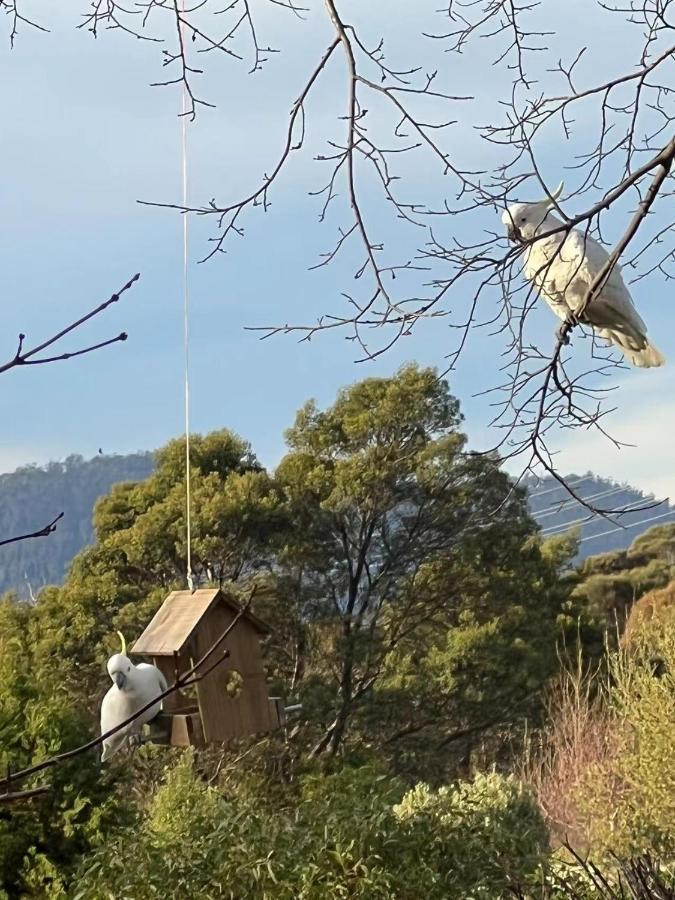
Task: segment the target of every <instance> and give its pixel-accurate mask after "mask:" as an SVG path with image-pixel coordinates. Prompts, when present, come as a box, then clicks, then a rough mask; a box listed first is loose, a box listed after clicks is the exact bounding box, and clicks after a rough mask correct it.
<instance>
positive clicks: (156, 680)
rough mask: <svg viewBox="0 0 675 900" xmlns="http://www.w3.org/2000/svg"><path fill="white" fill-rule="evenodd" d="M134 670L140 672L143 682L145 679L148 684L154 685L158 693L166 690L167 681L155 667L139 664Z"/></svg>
mask: <svg viewBox="0 0 675 900" xmlns="http://www.w3.org/2000/svg"><path fill="white" fill-rule="evenodd" d="M136 668H137V669H138V670H139V671H140V672H142V674H143V678H144V680H145V679H146V678H147V681H148V683H149V684H152V685H155V684H156V685H157V686H158V687H159V689H160V690H159V692H158V693H161V692H162V691H165V690H166V689H167V688H168V686H169V685H168V683H167V680H166V678H165V677H164V675H163V673H162V672H160V670H159V669H158V668H157V666H153V665H151V664H150V663H139V664H138V665H137V666H136Z"/></svg>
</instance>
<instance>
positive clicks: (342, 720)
mask: <svg viewBox="0 0 675 900" xmlns="http://www.w3.org/2000/svg"><path fill="white" fill-rule="evenodd" d="M343 630H344V636H345V641H346V646H345V655H344V659H343V662H342V676H341V678H340V688H339V690H338V698H337V699H338V703H337V711H336V713H335V719H334V720H333V722H332V724H331V725H330V726H329V728H328V729H327V730H326V733H325V734H324V735H323V737H322V738H321V740H320V741H319V742H318V744H316V746H315V747H314V748H313V750H312V752H311V754H310V756H312V757H315V756H319V755H320V754H321V753H324V752H327V753H328V755H329V756H335V754H336V753H337V752H338V750H339V749H340V744H341V743H342V741H343V739H344V735H345V731H346V728H347V722H348V721H349V713H350V710H351V705H352V701H353V699H354V698H353V682H354V635H353V634H352V632H351V627H350V622H349V621H345V622H344V623H343Z"/></svg>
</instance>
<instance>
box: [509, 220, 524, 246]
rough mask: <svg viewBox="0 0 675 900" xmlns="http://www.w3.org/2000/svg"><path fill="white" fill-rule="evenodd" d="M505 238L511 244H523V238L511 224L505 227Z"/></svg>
mask: <svg viewBox="0 0 675 900" xmlns="http://www.w3.org/2000/svg"><path fill="white" fill-rule="evenodd" d="M506 237H507V238H508V239H509V240H510V241H511V243H512V244H522V243H523V236H522V234H521V233H520V231H519V229H518V228H517V227H516V226H515V225H514V224H513V223H511V224H509V225H507V226H506Z"/></svg>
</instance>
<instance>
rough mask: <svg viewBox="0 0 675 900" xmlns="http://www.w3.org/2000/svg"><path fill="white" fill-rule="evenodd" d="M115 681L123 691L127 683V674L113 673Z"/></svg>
mask: <svg viewBox="0 0 675 900" xmlns="http://www.w3.org/2000/svg"><path fill="white" fill-rule="evenodd" d="M113 681H114V682H115V684H116V685H117V687H118V689H119V690H120V691H121V690H123V689H124V685H125V684H126V681H127V676H126V675H125V674H124V672H115V673H114V675H113Z"/></svg>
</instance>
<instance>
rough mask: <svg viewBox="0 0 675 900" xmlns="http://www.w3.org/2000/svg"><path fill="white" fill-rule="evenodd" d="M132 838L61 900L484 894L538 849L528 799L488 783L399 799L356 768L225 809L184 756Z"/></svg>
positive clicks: (533, 861)
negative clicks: (67, 896)
mask: <svg viewBox="0 0 675 900" xmlns="http://www.w3.org/2000/svg"><path fill="white" fill-rule="evenodd" d="M275 801H276V802H275ZM134 835H135V836H134V840H129V838H128V832H127V833H126V834H125V836H120V837H119V838H111V840H110V841H108V842H107V844H106V846H103V847H101V849H100V850H98V851H96V852H95V853H94V854H93V855H91V856H89V857H88V858H87V859H85V860H84V861H83V865H82V869H81V872H80V873H79V874H78V877H77V879H76V881H75V885H76V886H75V887H74V888H73V890H72V892H71V894H70V895H69V896H71V897H72V898H73V900H88V898H91V900H94V898H98V897H101V896H107V894H108V892H109V893H110V894H111V896H127V897H134V898H136V897H139V898H140V897H143V898H152V897H167V898H183V900H191V898H197V897H199V898H209V897H216V896H223V897H230V898H242V897H246V898H250V900H256V898H261V900H262V898H278V900H284V898H286V900H292V898H293V900H324V898H342V897H345V898H346V897H350V898H354V897H356V898H363V900H366V898H373V900H377V898H382V900H384V898H402V900H414V898H419V897H420V896H425V897H429V898H430V900H436V898H437V900H441V898H443V900H453V898H456V900H460V898H461V900H466V898H468V897H486V898H487V897H489V898H496V897H499V896H502V894H504V896H505V895H506V889H507V886H508V884H509V883H510V881H511V880H512V879H513V878H524V877H525V876H526V875H529V874H530V873H531V872H533V871H534V870H535V869H536V867H537V865H538V864H539V862H540V858H541V854H542V853H544V852H545V850H546V831H545V829H544V827H543V824H542V820H541V817H540V816H539V814H538V813H537V810H536V807H534V805H533V803H532V801H531V800H530V799H529V797H528V796H527V795H526V794H525V793H524V791H523V790H522V788H520V787H519V786H518V785H517V784H516V782H514V781H513V780H512V779H504V778H501V777H500V776H497V775H495V774H492V775H488V776H484V777H480V778H477V779H476V780H475V781H474V782H472V783H470V784H463V785H459V786H458V787H457V788H454V789H445V788H443V789H441V790H439V791H438V792H432V791H430V790H429V789H428V788H427V787H426V786H421V787H418V788H417V789H415V790H414V791H412V792H409V793H407V794H404V791H403V787H402V785H401V784H400V783H399V782H398V781H397V780H396V779H392V778H391V776H389V775H387V774H386V773H384V772H383V771H381V770H380V769H379V768H377V767H375V768H373V767H371V766H365V767H361V768H356V769H351V768H344V769H342V770H340V771H337V772H334V773H333V774H314V775H307V776H305V777H304V778H302V779H301V780H300V783H299V786H298V788H297V790H296V791H292V790H291V789H288V791H287V792H286V794H285V795H284V796H283V799H279V797H278V795H277V796H276V797H269V796H268V797H265V796H264V793H263V795H262V796H261V795H260V793H259V794H258V796H256V797H250V796H247V795H245V794H244V795H242V796H240V795H237V794H234V795H233V796H228V797H227V799H226V798H225V797H223V796H222V795H221V794H220V793H219V792H218V791H217V790H216V789H214V788H213V787H209V786H208V785H207V784H205V783H204V782H203V781H201V779H200V778H199V776H198V775H197V774H196V773H195V770H194V767H193V764H192V760H191V759H190V757H189V755H187V754H186V755H185V756H184V758H183V759H182V760H181V761H180V762H179V763H178V765H177V767H176V768H175V769H173V770H171V771H170V772H168V774H167V777H166V780H165V782H164V784H163V786H162V787H160V788H159V789H158V791H157V793H156V794H155V796H154V797H153V798H152V800H151V802H150V805H149V809H148V813H147V815H146V816H145V817H144V818H143V819H142V820H141V821H139V822H138V823H137V826H136V829H135V832H134ZM125 837H126V839H125ZM512 861H513V862H512ZM55 896H59V895H58V894H56V895H55Z"/></svg>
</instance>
